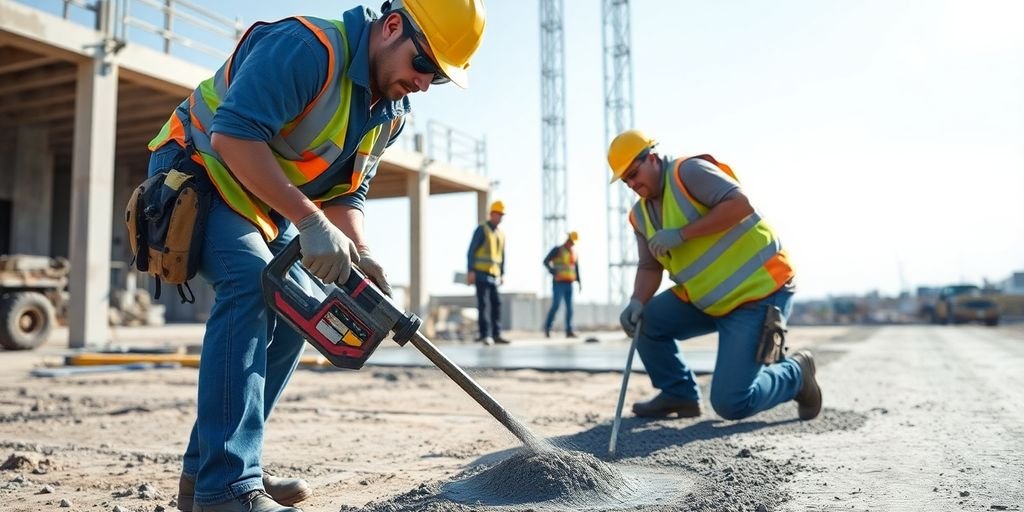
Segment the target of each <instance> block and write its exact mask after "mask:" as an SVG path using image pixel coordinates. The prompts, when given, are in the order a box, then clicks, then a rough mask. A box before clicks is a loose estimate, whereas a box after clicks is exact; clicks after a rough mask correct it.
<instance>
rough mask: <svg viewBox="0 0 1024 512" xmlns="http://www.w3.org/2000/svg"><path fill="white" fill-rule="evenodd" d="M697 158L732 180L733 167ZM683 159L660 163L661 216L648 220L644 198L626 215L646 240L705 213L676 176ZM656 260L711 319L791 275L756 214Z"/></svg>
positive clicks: (768, 290) (771, 289) (758, 296)
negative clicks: (662, 173)
mask: <svg viewBox="0 0 1024 512" xmlns="http://www.w3.org/2000/svg"><path fill="white" fill-rule="evenodd" d="M696 158H701V159H704V160H707V161H709V162H711V163H713V164H715V165H716V166H718V167H719V168H720V169H722V171H723V172H726V173H727V174H729V175H730V176H733V177H734V178H735V175H734V174H733V173H732V169H729V168H728V167H727V166H724V164H719V163H718V162H716V161H715V160H714V159H713V158H711V157H710V155H702V156H700V157H696ZM685 160H686V159H678V160H675V161H672V162H669V161H668V160H666V162H665V168H664V169H665V188H664V192H663V194H662V196H661V201H662V204H661V218H653V217H652V216H651V212H650V210H649V208H648V204H647V201H646V200H645V199H641V200H640V201H638V202H637V203H636V204H635V205H634V206H633V210H632V213H631V217H632V218H633V221H634V222H635V223H636V225H638V226H639V227H641V228H642V229H643V231H642V232H643V233H644V234H645V236H646V237H647V239H648V240H649V239H650V238H651V237H653V236H654V234H655V233H656V232H657V231H658V230H659V229H662V228H663V227H665V228H673V229H682V228H683V227H685V226H686V225H687V224H689V223H691V222H694V221H695V220H697V219H699V218H701V217H703V216H704V215H705V214H707V212H708V208H707V207H705V206H704V205H703V204H701V203H700V202H698V201H697V200H695V199H694V198H693V197H692V196H690V194H689V192H688V191H687V190H686V187H685V186H684V185H683V183H682V181H681V180H680V178H679V167H680V166H681V165H682V163H683V162H684V161H685ZM658 262H659V263H661V265H662V266H663V267H664V268H665V269H667V270H668V271H669V274H670V277H671V278H672V280H673V281H674V282H676V283H677V285H678V286H677V289H678V291H679V292H681V295H683V296H684V297H685V298H686V299H687V300H689V301H690V302H692V303H693V304H694V305H695V306H697V307H698V308H699V309H701V310H702V311H704V312H705V313H708V314H710V315H715V316H721V315H725V314H727V313H729V312H730V311H732V310H733V309H735V308H737V307H738V306H740V305H742V304H744V303H746V302H750V301H752V300H757V299H761V298H763V297H766V296H768V295H770V294H771V293H773V292H775V291H776V290H778V289H779V288H780V287H782V285H784V284H785V283H786V282H787V281H789V279H791V278H792V277H793V274H794V273H793V269H792V267H791V266H790V265H789V262H788V260H787V258H786V253H785V251H783V249H782V245H781V243H780V242H779V240H778V238H777V237H776V236H775V234H774V232H773V231H772V230H771V228H770V227H769V226H768V225H767V223H765V221H764V220H763V219H761V216H760V215H758V214H757V213H756V212H755V213H752V214H751V215H749V216H747V217H746V218H745V219H743V220H742V221H740V222H739V223H737V224H736V225H734V226H733V227H731V228H729V229H727V230H725V231H722V232H720V233H716V234H714V235H709V236H702V237H696V238H693V239H691V240H687V241H685V242H683V244H682V245H680V246H679V247H677V248H675V249H672V250H671V251H669V253H668V255H666V256H664V257H661V258H658Z"/></svg>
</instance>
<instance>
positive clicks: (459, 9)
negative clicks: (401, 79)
mask: <svg viewBox="0 0 1024 512" xmlns="http://www.w3.org/2000/svg"><path fill="white" fill-rule="evenodd" d="M391 8H392V9H403V10H405V12H408V13H409V16H410V17H411V18H412V21H413V23H415V24H416V26H418V27H419V28H420V31H422V33H423V36H424V37H426V38H427V44H428V45H430V49H431V50H433V52H434V60H435V61H436V62H437V65H438V66H439V67H440V68H441V72H442V73H444V76H446V77H448V78H449V79H450V80H451V81H452V82H455V85H458V86H459V87H463V88H465V87H468V86H469V75H468V74H467V70H468V69H469V60H470V59H471V58H472V57H473V54H474V53H476V50H477V48H479V47H480V41H481V40H482V39H483V37H484V25H486V24H487V11H486V10H485V9H484V3H483V0H393V1H392V2H391Z"/></svg>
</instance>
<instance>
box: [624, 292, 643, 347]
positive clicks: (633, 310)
mask: <svg viewBox="0 0 1024 512" xmlns="http://www.w3.org/2000/svg"><path fill="white" fill-rule="evenodd" d="M643 313H644V303H643V302H640V301H639V300H637V299H630V300H629V305H628V306H626V309H623V310H622V314H621V315H619V323H620V324H622V330H623V331H625V333H626V336H629V337H630V338H632V337H633V336H635V335H636V332H635V331H636V324H637V322H639V321H640V317H641V316H643Z"/></svg>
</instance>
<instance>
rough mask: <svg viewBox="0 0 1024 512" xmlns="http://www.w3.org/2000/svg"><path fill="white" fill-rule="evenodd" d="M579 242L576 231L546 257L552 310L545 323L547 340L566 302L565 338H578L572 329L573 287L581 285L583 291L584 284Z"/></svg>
mask: <svg viewBox="0 0 1024 512" xmlns="http://www.w3.org/2000/svg"><path fill="white" fill-rule="evenodd" d="M577 240H579V234H578V233H576V232H575V231H572V232H570V233H569V236H568V237H566V239H565V243H564V244H562V245H559V246H558V247H555V248H553V249H551V251H550V252H548V255H547V256H545V257H544V267H545V268H547V269H548V272H550V273H551V309H549V310H548V318H547V320H546V321H545V322H544V337H545V338H550V337H551V326H552V324H554V323H555V315H556V314H557V313H558V307H559V304H561V303H562V302H565V337H566V338H575V337H576V331H575V330H574V329H573V328H572V285H573V283H580V289H581V290H582V289H583V282H582V281H580V264H579V260H578V259H577V257H576V241H577Z"/></svg>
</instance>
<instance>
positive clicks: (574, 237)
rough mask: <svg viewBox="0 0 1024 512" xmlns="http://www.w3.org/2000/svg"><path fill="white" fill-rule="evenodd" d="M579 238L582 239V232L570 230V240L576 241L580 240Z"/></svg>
mask: <svg viewBox="0 0 1024 512" xmlns="http://www.w3.org/2000/svg"><path fill="white" fill-rule="evenodd" d="M579 239H580V234H579V233H577V232H575V231H570V232H569V240H572V243H576V241H577V240H579Z"/></svg>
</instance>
